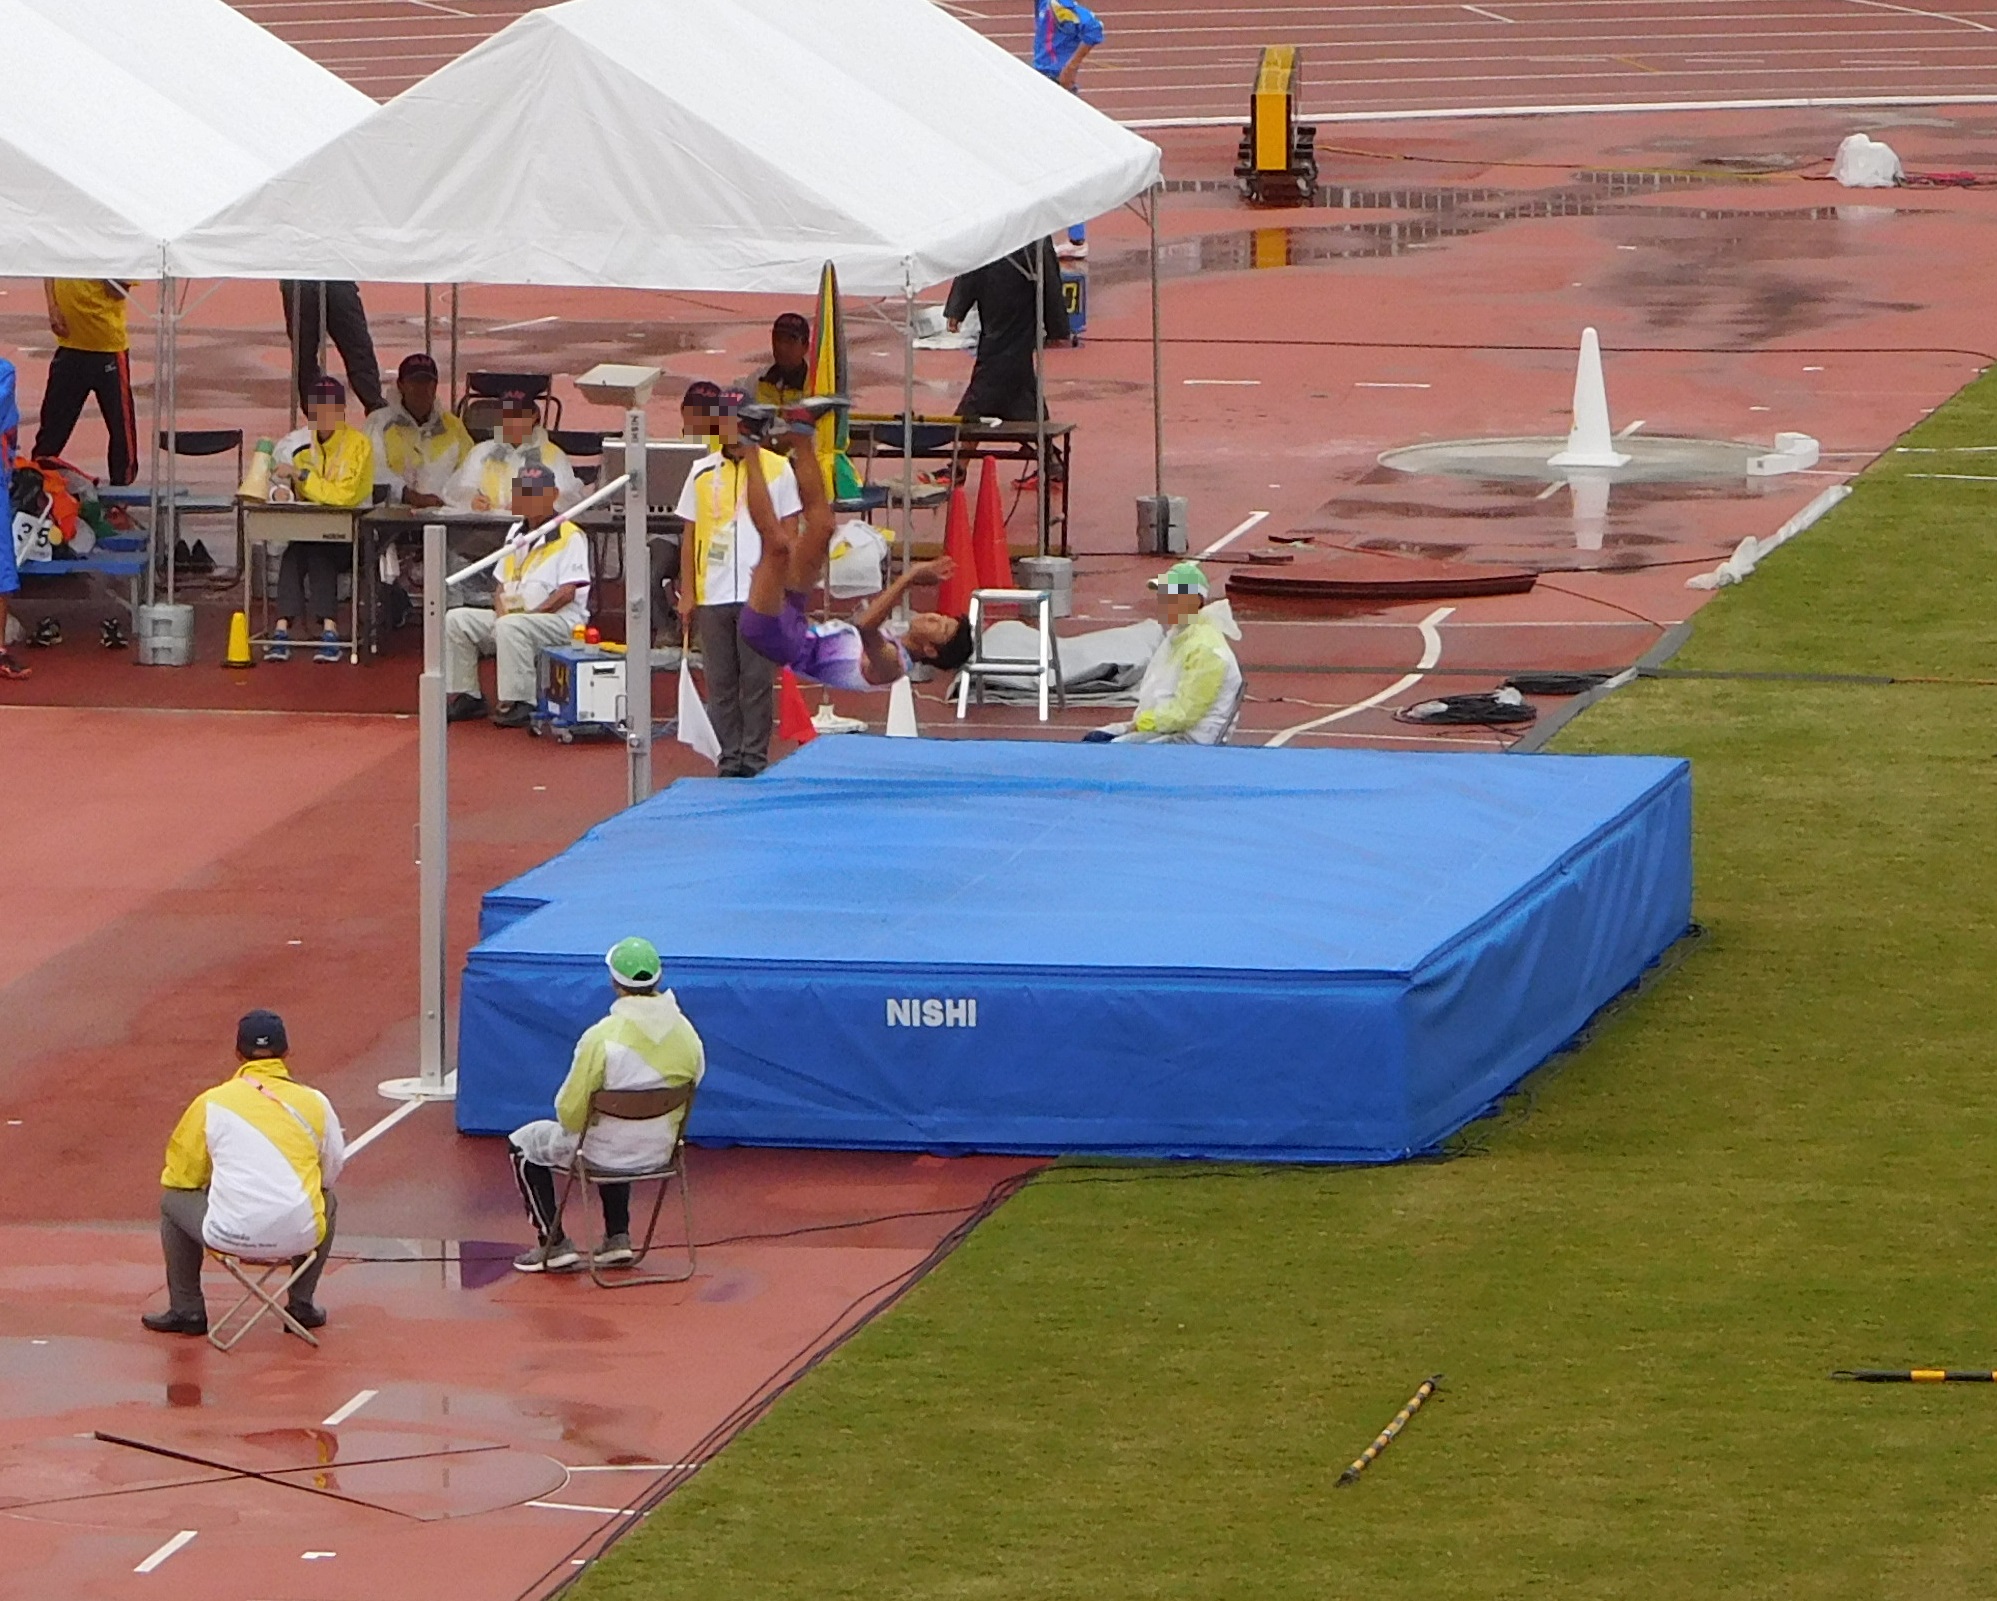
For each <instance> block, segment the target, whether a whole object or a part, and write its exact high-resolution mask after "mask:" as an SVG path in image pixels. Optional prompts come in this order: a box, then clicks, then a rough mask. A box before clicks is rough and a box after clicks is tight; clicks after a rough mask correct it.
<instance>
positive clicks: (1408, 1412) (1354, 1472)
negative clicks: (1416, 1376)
mask: <svg viewBox="0 0 1997 1601" xmlns="http://www.w3.org/2000/svg"><path fill="white" fill-rule="evenodd" d="M1441 1382H1442V1375H1441V1374H1440V1373H1436V1374H1433V1375H1431V1376H1430V1377H1428V1378H1425V1379H1423V1380H1422V1381H1421V1388H1420V1389H1418V1390H1416V1391H1415V1393H1414V1394H1413V1395H1411V1396H1409V1397H1408V1404H1407V1405H1406V1406H1404V1407H1402V1408H1401V1409H1400V1411H1398V1412H1396V1413H1395V1414H1394V1421H1393V1422H1392V1423H1389V1424H1388V1425H1387V1426H1386V1427H1385V1428H1384V1429H1382V1430H1381V1431H1380V1432H1379V1433H1378V1434H1377V1435H1375V1436H1374V1437H1373V1443H1372V1444H1371V1445H1369V1446H1367V1447H1366V1449H1365V1450H1363V1451H1361V1452H1360V1453H1359V1455H1358V1456H1357V1457H1356V1458H1355V1459H1354V1460H1353V1463H1352V1466H1351V1467H1349V1468H1347V1469H1346V1470H1345V1471H1344V1472H1343V1473H1341V1474H1339V1476H1338V1482H1339V1484H1341V1485H1346V1484H1350V1483H1352V1482H1353V1481H1354V1480H1355V1479H1357V1478H1358V1477H1359V1475H1360V1474H1362V1473H1364V1472H1365V1471H1366V1470H1367V1468H1369V1467H1371V1466H1372V1464H1373V1459H1374V1458H1375V1457H1377V1456H1378V1455H1379V1454H1380V1453H1381V1452H1382V1451H1384V1450H1386V1449H1387V1447H1388V1446H1390V1445H1392V1444H1393V1443H1394V1436H1395V1435H1397V1434H1399V1433H1400V1432H1401V1430H1403V1429H1404V1428H1406V1427H1407V1426H1408V1419H1409V1418H1411V1417H1413V1416H1414V1415H1415V1414H1416V1413H1417V1412H1419V1411H1420V1410H1421V1408H1422V1403H1423V1402H1424V1401H1426V1400H1427V1399H1428V1398H1429V1397H1430V1396H1431V1395H1433V1394H1435V1387H1436V1386H1437V1385H1438V1384H1440V1383H1441Z"/></svg>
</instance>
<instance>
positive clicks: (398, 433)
mask: <svg viewBox="0 0 1997 1601" xmlns="http://www.w3.org/2000/svg"><path fill="white" fill-rule="evenodd" d="M395 395H396V398H395V399H394V400H392V401H391V402H390V403H389V404H388V405H386V406H384V407H382V408H381V410H380V411H377V412H373V413H371V414H370V415H369V417H368V420H367V432H368V438H369V439H370V440H371V441H373V444H374V481H375V483H376V485H377V486H379V487H381V488H384V489H386V490H387V491H388V500H389V502H390V504H392V505H402V506H415V507H424V508H428V507H432V506H441V505H443V504H444V491H445V490H447V489H449V488H450V487H451V480H452V479H453V478H455V477H457V475H458V469H459V468H461V467H462V466H464V463H465V458H466V457H467V456H469V455H470V454H471V453H472V436H471V435H470V434H469V433H467V432H466V431H465V425H464V424H463V423H462V422H460V421H459V420H458V416H457V413H455V412H450V411H446V410H444V409H443V407H441V406H439V405H438V404H437V362H436V358H435V357H433V356H429V355H426V354H424V353H423V352H422V351H418V352H417V353H416V354H415V355H413V356H404V357H403V358H402V365H401V367H400V368H398V369H397V371H396V374H395Z"/></svg>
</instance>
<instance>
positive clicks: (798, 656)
mask: <svg viewBox="0 0 1997 1601" xmlns="http://www.w3.org/2000/svg"><path fill="white" fill-rule="evenodd" d="M835 404H844V402H835ZM827 409H828V406H827V402H826V401H824V400H822V399H813V400H807V401H805V402H804V403H802V404H800V405H797V406H791V407H788V408H786V409H785V410H784V411H783V412H782V413H781V414H780V416H779V418H778V420H780V422H781V424H782V425H783V426H784V427H785V428H786V429H787V430H788V433H789V436H790V440H791V442H792V445H793V447H794V448H792V450H791V452H790V459H791V466H792V468H793V470H794V471H795V472H796V474H797V490H798V498H799V500H800V501H802V502H803V515H802V517H801V518H800V519H799V524H800V526H799V530H798V533H797V535H796V536H795V537H793V536H792V535H790V534H789V533H787V532H786V531H785V529H784V526H783V523H782V522H781V521H780V520H779V519H778V517H777V514H776V508H775V507H774V506H773V505H772V504H771V501H770V489H769V485H768V484H767V483H766V482H764V479H763V475H762V474H761V473H757V472H745V473H743V474H742V482H743V493H744V494H745V495H747V497H748V503H749V515H750V517H751V518H752V519H753V520H754V522H755V524H756V532H757V533H758V534H759V535H760V536H761V537H762V542H763V554H762V558H761V559H760V560H759V561H758V562H757V563H756V567H755V570H754V572H752V573H751V574H750V576H749V600H748V604H747V605H746V606H744V607H743V609H742V640H743V643H745V644H746V645H748V647H749V648H750V649H751V650H753V651H755V652H756V653H757V654H758V655H759V656H764V657H767V658H768V659H769V660H771V661H773V662H775V663H776V664H777V665H778V666H779V667H788V668H790V669H791V670H792V671H793V672H795V673H797V674H798V676H799V677H801V678H809V679H812V680H814V681H815V682H817V683H821V684H824V685H826V686H827V687H828V688H831V689H886V688H887V687H888V686H889V685H891V684H892V683H894V681H895V680H896V679H897V678H903V677H906V676H907V673H908V666H909V662H910V661H911V660H914V661H923V662H928V663H930V664H931V665H932V666H935V667H940V668H943V669H944V670H946V671H948V670H950V669H952V668H957V667H961V666H963V664H964V663H965V662H966V661H968V660H969V659H970V655H971V626H970V624H969V623H968V622H967V621H966V620H965V619H964V618H962V617H951V616H948V615H946V614H945V613H943V612H933V611H925V612H916V613H915V614H914V615H913V616H911V617H910V618H909V619H908V622H907V624H906V625H905V626H902V627H899V628H897V627H894V626H891V625H890V624H889V622H888V619H889V617H891V616H892V615H893V613H894V609H895V606H896V605H897V604H898V603H899V602H900V600H901V597H902V596H903V595H904V594H906V593H907V592H908V590H909V589H911V588H912V587H914V586H915V585H917V584H924V583H937V582H940V581H941V580H943V579H946V578H948V577H949V576H950V575H951V574H952V573H953V572H954V571H955V570H956V564H955V563H954V562H952V561H951V559H950V558H949V557H948V556H945V557H943V558H941V559H940V560H938V561H926V562H919V563H917V564H916V565H915V566H913V567H911V568H910V569H909V570H908V571H907V572H906V573H904V574H902V576H901V577H899V578H897V579H896V580H895V581H894V582H893V583H891V584H889V585H888V587H887V588H886V589H884V590H882V591H881V592H880V593H879V594H878V595H876V596H874V597H873V599H871V600H869V601H868V602H867V603H866V604H865V605H864V606H862V607H861V608H860V610H859V611H858V612H857V613H855V614H854V617H853V620H852V621H851V622H829V623H818V624H814V623H812V621H811V618H810V610H809V608H810V598H811V591H812V590H813V589H815V588H817V587H818V585H819V584H820V583H821V582H822V581H823V580H824V577H825V568H826V561H827V558H828V554H829V552H830V551H831V548H832V536H833V532H834V519H833V515H832V502H831V499H830V497H829V496H828V495H827V494H826V489H825V474H824V470H823V469H822V468H821V467H820V466H819V462H818V456H817V453H816V451H815V449H814V448H813V446H812V435H813V432H814V430H815V428H816V426H817V423H818V419H819V417H820V416H821V415H822V414H823V413H824V412H825V411H826V410H827ZM771 415H772V414H771V413H770V412H769V410H768V408H759V407H753V406H747V407H738V414H737V416H734V417H729V416H724V417H723V418H722V429H721V450H722V454H723V455H725V456H727V457H728V459H729V460H730V461H740V460H743V459H745V458H748V457H752V456H753V453H754V451H755V449H756V444H755V442H754V441H753V440H751V439H748V438H745V437H744V433H743V429H742V427H741V424H742V423H743V422H750V421H752V420H753V421H763V420H766V419H768V418H769V417H770V416H771Z"/></svg>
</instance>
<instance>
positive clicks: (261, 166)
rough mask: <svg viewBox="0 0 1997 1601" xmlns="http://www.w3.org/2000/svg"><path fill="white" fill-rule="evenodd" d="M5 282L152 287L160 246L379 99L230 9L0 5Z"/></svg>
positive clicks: (110, 1) (28, 1) (143, 3)
mask: <svg viewBox="0 0 1997 1601" xmlns="http://www.w3.org/2000/svg"><path fill="white" fill-rule="evenodd" d="M0 39H4V40H5V41H6V45H7V52H6V53H7V59H8V60H9V62H11V63H12V64H13V65H14V67H15V69H16V70H15V71H14V72H12V73H11V74H10V75H9V80H8V86H7V91H6V93H5V94H4V95H0V274H5V275H8V276H14V275H19V276H23V277H37V276H49V277H83V278H95V277H117V278H154V277H158V276H159V274H160V270H161V251H162V248H163V247H164V245H165V243H166V241H167V240H169V239H171V238H173V237H174V236H175V235H177V234H179V233H181V232H182V231H184V230H185V229H187V228H188V227H190V226H192V225H193V224H194V223H196V222H198V221H199V220H200V219H201V218H202V217H204V216H207V215H209V214H210V213H211V212H213V211H215V210H217V209H218V208H220V207H221V206H224V205H226V204H227V203H228V202H229V201H231V200H233V199H235V198H237V197H238V196H240V195H243V194H245V193H247V192H248V191H249V190H251V189H252V188H254V187H255V186H256V185H257V184H258V183H259V182H261V181H262V180H264V179H266V178H268V177H269V176H270V175H271V174H272V173H274V172H276V171H277V170H278V169H279V168H280V167H282V166H285V165H287V164H289V163H290V162H292V161H295V160H297V159H298V158H299V157H300V156H302V155H304V154H305V153H306V152H307V151H309V150H311V149H313V148H314V147H315V146H317V145H319V144H321V143H323V142H324V141H325V140H327V139H329V138H332V137H333V136H335V135H336V134H339V133H343V132H345V131H346V130H347V129H349V128H351V127H353V126H354V125H355V124H356V123H358V122H360V121H361V120H362V119H363V118H364V117H366V116H367V114H368V113H369V112H370V111H372V110H373V109H374V102H373V101H371V100H369V99H368V98H367V96H365V95H363V94H362V93H361V92H360V91H359V90H357V89H354V88H352V87H351V86H350V85H348V84H346V83H344V82H342V81H341V80H340V79H339V78H336V77H335V76H334V75H333V74H332V73H330V72H328V71H327V70H326V69H325V68H323V67H321V66H319V65H318V64H317V63H316V62H314V61H311V60H310V59H308V58H307V57H305V56H303V55H301V54H300V53H299V52H298V51H296V50H294V49H292V48H291V47H290V46H289V45H287V44H285V43H283V41H281V40H279V39H277V38H275V37H274V36H273V35H271V34H269V33H267V32H265V31H264V30H263V29H262V28H260V27H258V26H257V25H256V24H255V23H253V22H251V21H250V20H249V19H248V18H246V17H244V16H243V15H241V14H240V13H239V12H237V11H236V10H235V9H234V8H233V7H231V6H229V5H227V4H226V3H225V0H0Z"/></svg>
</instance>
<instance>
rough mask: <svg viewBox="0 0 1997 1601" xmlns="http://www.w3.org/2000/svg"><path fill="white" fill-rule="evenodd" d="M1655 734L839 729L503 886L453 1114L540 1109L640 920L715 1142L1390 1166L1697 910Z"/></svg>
mask: <svg viewBox="0 0 1997 1601" xmlns="http://www.w3.org/2000/svg"><path fill="white" fill-rule="evenodd" d="M1691 801H1692V798H1691V773H1690V769H1689V768H1688V766H1687V765H1686V763H1684V762H1682V761H1676V760H1669V759H1665V758H1658V757H1601V756H1590V757H1582V756H1506V755H1491V756H1481V755H1441V754H1426V753H1392V754H1387V753H1379V752H1372V751H1348V750H1309V751H1298V750H1261V749H1242V748H1226V747H1223V748H1216V749H1200V748H1192V747H1174V746H1158V745H1153V746H1102V745H1080V744H1073V745H1070V744H1035V743H1027V742H986V741H976V742H974V741H964V740H891V739H880V738H874V737H869V736H857V735H856V736H848V737H846V738H841V739H821V740H818V741H817V742H815V743H814V744H811V745H808V746H807V747H806V748H805V749H804V750H802V751H800V752H799V753H798V754H797V755H795V756H793V757H791V758H790V759H789V760H788V761H786V762H784V763H783V764H782V765H781V766H780V767H778V768H775V769H773V770H772V771H770V772H768V773H766V774H764V775H763V776H762V777H760V778H757V779H753V780H746V781H745V780H740V779H729V780H722V779H694V780H682V781H681V782H679V783H677V784H674V785H673V786H672V787H671V788H669V789H667V790H665V791H664V792H662V793H661V794H658V795H656V796H654V797H653V798H652V799H651V800H649V801H647V802H646V803H645V804H644V805H642V806H638V807H635V808H633V809H632V810H630V811H627V812H624V813H621V814H620V815H618V816H616V817H614V818H612V819H610V820H609V821H608V822H606V823H604V824H603V825H602V826H600V827H598V828H596V829H594V830H592V831H591V832H590V833H589V834H587V835H586V836H584V838H583V839H581V840H580V841H578V842H577V843H576V844H575V845H574V846H572V847H571V848H570V849H569V850H567V851H564V852H563V853H562V854H561V855H560V856H557V857H555V858H554V859H552V860H551V861H549V862H547V863H545V864H543V865H542V866H540V867H538V868H535V869H534V870H533V871H532V872H529V873H527V874H525V875H524V876H522V877H520V878H518V879H515V880H514V881H513V882H512V883H510V884H507V885H504V886H503V887H501V888H499V889H497V890H494V891H493V892H492V893H491V894H489V895H487V896H486V897H485V903H484V909H483V913H482V920H481V936H482V937H481V939H480V942H479V944H478V945H477V946H476V947H475V948H474V949H473V950H472V952H471V953H470V956H469V957H468V959H467V961H466V964H465V972H464V985H463V1001H462V1010H461V1023H460V1035H459V1073H458V1100H457V1109H458V1114H457V1115H458V1125H459V1127H460V1128H462V1129H464V1130H466V1131H467V1132H471V1133H480V1134H493V1133H505V1132H507V1131H509V1130H511V1129H512V1128H514V1127H516V1126H518V1125H519V1124H521V1123H524V1122H527V1121H528V1120H529V1119H531V1118H536V1117H546V1116H548V1115H549V1109H550V1103H551V1100H552V1097H553V1095H554V1091H555V1087H556V1085H557V1084H559V1083H560V1082H561V1078H562V1075H563V1073H564V1072H565V1071H566V1070H567V1066H568V1059H569V1053H570V1050H571V1048H572V1046H573V1043H574V1041H575V1038H576V1036H577V1034H579V1033H580V1032H581V1031H582V1030H583V1029H584V1028H585V1027H586V1026H588V1024H589V1023H591V1022H592V1021H594V1020H595V1019H596V1018H598V1017H600V1016H601V1015H602V1013H603V1011H604V1008H605V1006H606V1004H607V1002H608V1001H609V999H610V991H609V988H608V978H607V974H606V972H605V969H604V965H603V953H604V951H605V950H606V949H608V948H609V946H610V945H611V944H613V943H614V942H615V941H616V940H618V939H620V938H622V937H623V936H625V935H627V934H643V935H645V936H646V937H648V938H650V939H651V940H653V941H654V942H655V943H656V944H657V945H658V947H659V949H660V952H661V953H662V954H663V956H664V958H665V964H666V975H667V981H668V982H669V983H670V984H671V986H672V987H673V989H674V990H675V991H677V992H678V995H679V998H680V1002H681V1004H682V1006H683V1007H684V1008H685V1010H686V1013H687V1015H688V1016H689V1017H690V1018H691V1019H692V1020H693V1022H694V1025H695V1026H696V1027H697V1028H698V1029H699V1030H700V1032H701V1035H702V1036H703V1038H704V1039H705V1040H706V1042H707V1053H708V1076H707V1081H706V1083H705V1084H704V1085H703V1086H702V1089H701V1092H700V1098H699V1100H698V1102H697V1104H696V1106H695V1109H694V1115H693V1124H692V1132H693V1135H694V1137H695V1138H697V1139H699V1140H701V1141H703V1142H705V1143H716V1144H728V1143H740V1144H752V1145H779V1146H784V1145H790V1146H834V1147H848V1148H852V1147H857V1148H862V1149H876V1150H928V1151H952V1152H954V1151H1020V1152H1096V1153H1113V1154H1118V1155H1132V1156H1136V1155H1142V1156H1199V1157H1216V1158H1236V1159H1253V1160H1269V1161H1311V1162H1328V1161H1391V1160H1393V1159H1395V1158H1398V1157H1404V1156H1408V1155H1410V1154H1412V1153H1415V1152H1418V1151H1422V1150H1425V1149H1427V1148H1429V1147H1432V1146H1433V1145H1435V1144H1436V1143H1437V1142H1438V1141H1440V1140H1441V1139H1443V1138H1444V1137H1445V1136H1446V1135H1448V1134H1449V1133H1450V1132H1452V1131H1453V1130H1455V1129H1457V1128H1459V1127H1460V1126H1462V1125H1463V1124H1464V1123H1465V1122H1467V1121H1468V1120H1470V1119H1471V1118H1473V1117H1475V1116H1477V1115H1478V1114H1479V1113H1480V1112H1482V1111H1484V1110H1485V1109H1486V1108H1488V1107H1489V1106H1490V1105H1491V1103H1492V1102H1493V1101H1494V1100H1495V1099H1497V1098H1498V1097H1499V1096H1500V1095H1502V1094H1503V1093H1504V1092H1505V1091H1506V1090H1507V1089H1509V1088H1510V1087H1511V1086H1512V1085H1513V1084H1515V1083H1517V1082H1518V1080H1519V1079H1520V1078H1521V1077H1523V1076H1524V1075H1525V1074H1526V1073H1527V1072H1529V1071H1530V1070H1531V1069H1532V1068H1533V1067H1534V1066H1536V1065H1537V1064H1538V1063H1540V1062H1541V1061H1543V1060H1544V1059H1545V1058H1546V1057H1547V1056H1548V1055H1549V1054H1551V1053H1552V1052H1553V1051H1555V1050H1557V1049H1558V1048H1559V1047H1560V1046H1561V1045H1562V1044H1563V1043H1564V1042H1565V1041H1566V1040H1568V1039H1570V1038H1571V1037H1572V1036H1573V1035H1574V1034H1575V1033H1576V1032H1577V1031H1578V1030H1579V1029H1580V1028H1581V1026H1582V1024H1583V1023H1585V1022H1586V1021H1587V1019H1588V1017H1589V1016H1590V1015H1591V1014H1592V1013H1593V1012H1594V1011H1595V1010H1596V1009H1597V1008H1599V1007H1600V1006H1601V1005H1603V1003H1604V1002H1606V1001H1608V1000H1609V999H1610V998H1611V997H1613V996H1614V995H1615V994H1616V993H1617V992H1618V991H1620V990H1621V989H1623V988H1624V987H1625V986H1627V985H1628V984H1630V983H1631V982H1633V981H1634V980H1635V979H1636V977H1637V976H1638V974H1640V973H1641V972H1642V971H1643V969H1644V968H1645V966H1646V965H1648V964H1649V963H1651V962H1652V961H1654V960H1655V959H1656V958H1657V957H1658V955H1659V954H1660V953H1661V952H1662V951H1663V950H1664V949H1665V948H1666V947H1667V946H1668V945H1670V944H1671V943H1672V941H1674V940H1675V939H1677V938H1678V937H1679V935H1681V934H1682V933H1684V932H1685V930H1686V928H1687V926H1688V925H1689V924H1690V922H1691V905H1692V850H1691V841H1692V818H1691Z"/></svg>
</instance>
